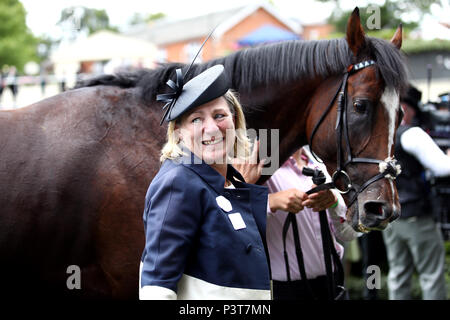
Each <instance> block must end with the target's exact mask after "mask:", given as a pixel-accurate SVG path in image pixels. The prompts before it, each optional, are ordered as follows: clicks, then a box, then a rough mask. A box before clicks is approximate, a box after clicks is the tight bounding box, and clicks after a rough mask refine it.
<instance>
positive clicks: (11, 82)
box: [4, 66, 19, 107]
mask: <svg viewBox="0 0 450 320" xmlns="http://www.w3.org/2000/svg"><path fill="white" fill-rule="evenodd" d="M4 81H5V86H6V87H8V88H9V90H11V94H12V97H13V107H16V105H17V94H18V93H19V87H18V85H17V69H16V67H15V66H10V67H9V68H8V69H7V74H6V78H5V80H4Z"/></svg>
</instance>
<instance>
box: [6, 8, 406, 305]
mask: <svg viewBox="0 0 450 320" xmlns="http://www.w3.org/2000/svg"><path fill="white" fill-rule="evenodd" d="M401 41H402V35H401V28H399V29H398V30H397V32H396V34H395V35H394V37H393V39H392V40H391V42H388V41H384V40H379V39H375V38H370V37H366V36H365V34H364V32H363V30H362V27H361V23H360V19H359V13H358V11H357V10H355V11H354V13H353V14H352V16H351V17H350V18H349V21H348V26H347V35H346V39H334V40H323V41H292V42H286V43H280V44H274V45H268V46H262V47H259V48H253V49H247V50H243V51H239V52H236V53H234V54H232V55H230V56H227V57H225V58H221V59H217V60H214V61H210V62H208V63H205V64H199V65H195V66H194V67H193V69H192V73H191V74H190V77H193V76H195V75H196V74H198V73H200V72H201V71H202V70H204V69H205V68H207V67H209V66H211V65H214V64H218V63H221V64H223V65H224V66H225V69H226V70H227V72H228V75H229V78H230V79H231V81H232V83H233V87H234V89H235V90H236V91H237V92H238V93H239V96H240V99H241V101H242V104H243V105H244V108H245V113H246V118H247V120H248V125H249V127H250V128H254V129H279V149H278V150H277V152H278V154H279V163H280V164H281V163H283V162H284V161H285V160H286V159H287V158H288V157H289V155H290V154H292V153H293V152H294V151H295V150H296V149H298V148H299V147H300V146H302V145H304V144H307V143H308V142H309V139H310V138H311V136H312V135H313V131H315V132H314V144H313V151H314V152H315V153H316V154H317V155H318V156H319V157H320V158H322V159H324V161H325V164H326V166H327V169H328V171H329V172H330V173H332V172H334V171H335V170H336V167H337V160H338V156H337V154H338V151H337V149H338V147H337V146H338V145H341V146H342V148H343V150H344V156H346V155H348V154H347V153H348V150H347V149H345V146H346V143H347V142H348V143H349V145H350V147H351V150H350V152H351V153H352V155H353V156H354V157H364V158H371V159H379V160H384V159H386V158H389V157H391V156H392V154H393V137H394V134H395V130H396V127H397V123H398V116H399V93H400V90H402V88H403V87H404V85H405V83H406V70H405V65H404V61H403V58H402V55H401V53H400V51H399V49H400V46H401ZM367 60H370V61H374V62H375V63H374V64H373V65H370V66H368V67H365V68H363V69H361V70H360V71H358V72H355V73H352V74H349V76H348V81H346V84H347V87H346V92H347V104H346V108H345V110H346V111H345V112H344V114H345V117H346V120H345V123H344V124H343V125H345V127H346V128H347V129H348V137H349V139H348V141H347V140H345V139H344V140H337V133H336V130H335V125H336V120H337V118H338V116H337V114H338V113H337V99H334V95H335V93H336V91H337V90H338V89H339V86H340V84H341V83H342V79H343V78H342V77H343V72H344V71H346V70H347V68H348V67H349V66H350V65H356V64H357V63H359V62H361V61H367ZM180 66H181V65H180V64H168V65H164V66H162V67H160V68H158V69H155V70H139V71H136V72H132V73H124V74H118V75H104V76H100V77H97V78H94V79H92V80H88V81H86V82H84V83H83V84H81V85H80V87H79V88H78V89H75V90H71V91H68V92H65V93H63V94H60V95H57V96H54V97H52V98H49V99H46V100H43V101H41V102H38V103H36V104H33V105H31V106H29V107H26V108H23V109H19V110H14V111H2V112H0V182H1V183H0V285H1V288H2V290H3V291H4V292H6V293H7V294H9V295H10V296H11V297H22V296H25V297H26V298H27V299H34V298H36V297H43V296H45V297H48V296H51V297H53V298H55V297H56V298H58V297H61V296H75V297H87V298H111V297H112V298H118V299H126V298H136V297H137V294H138V270H139V258H140V255H141V253H142V250H143V247H144V241H145V239H144V232H143V222H142V212H143V208H144V197H145V193H146V190H147V188H148V185H149V183H150V181H151V180H152V178H153V176H154V175H155V174H156V172H157V171H158V169H159V151H160V149H161V147H162V145H163V143H164V141H165V133H166V128H165V127H160V126H159V121H160V119H161V116H162V110H161V107H162V104H161V103H157V102H156V101H155V95H156V93H161V92H162V91H164V90H165V83H166V81H167V80H168V79H169V78H171V77H173V76H174V73H175V69H176V68H177V67H180ZM328 105H329V106H330V110H329V112H326V108H327V106H328ZM322 115H324V117H323V119H322V120H321V119H320V118H321V116H322ZM320 120H321V124H320V126H319V127H318V128H317V130H315V129H314V127H315V125H316V124H317V123H318V122H319V121H320ZM336 141H339V142H338V144H336ZM346 150H347V151H346ZM378 167H379V166H378V165H373V164H368V163H352V164H351V165H349V166H348V167H347V168H346V171H347V173H348V175H349V177H350V178H351V180H352V183H353V184H354V185H359V186H361V185H363V184H364V183H365V182H366V181H368V180H369V179H370V178H371V177H373V176H375V175H377V174H378V173H379V172H380V169H379V168H378ZM267 178H268V177H264V179H267ZM264 179H263V180H264ZM263 180H261V181H260V182H262V181H263ZM344 197H345V199H346V201H347V202H349V201H350V197H351V195H349V194H346V195H344ZM398 210H399V203H398V196H397V192H396V189H395V185H394V183H393V182H392V180H390V179H380V180H378V181H376V182H374V183H372V184H371V185H370V186H368V187H367V188H366V189H365V190H364V191H362V192H361V193H360V194H359V196H358V201H357V202H356V203H355V204H353V205H352V206H350V208H349V210H348V213H347V219H348V220H349V221H351V222H352V223H353V226H354V227H355V228H360V227H361V226H362V227H363V228H364V230H369V229H375V228H378V229H383V228H384V227H385V226H386V224H387V223H388V221H390V220H392V219H393V218H395V216H397V215H398ZM355 217H356V218H355ZM355 221H356V222H355ZM71 265H76V266H79V267H80V269H81V289H80V290H77V289H74V290H68V288H67V286H66V285H67V283H66V281H67V280H68V278H69V276H71V274H70V272H69V273H68V271H67V270H68V269H67V268H68V267H69V266H71Z"/></svg>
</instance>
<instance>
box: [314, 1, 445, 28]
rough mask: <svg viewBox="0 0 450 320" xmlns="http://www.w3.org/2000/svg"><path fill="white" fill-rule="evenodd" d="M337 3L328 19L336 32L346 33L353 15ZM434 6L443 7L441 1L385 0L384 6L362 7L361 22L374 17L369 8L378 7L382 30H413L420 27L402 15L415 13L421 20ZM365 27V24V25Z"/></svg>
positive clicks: (369, 5)
mask: <svg viewBox="0 0 450 320" xmlns="http://www.w3.org/2000/svg"><path fill="white" fill-rule="evenodd" d="M318 1H320V2H328V1H329V0H318ZM332 1H334V2H335V3H336V10H335V11H334V12H333V14H332V15H331V17H330V18H329V19H328V22H329V23H330V24H333V25H334V26H335V27H336V31H338V32H345V28H346V25H347V19H348V17H349V16H350V14H351V11H352V10H350V11H343V10H342V8H341V6H340V0H332ZM432 4H438V5H441V0H385V2H384V4H383V5H378V4H373V5H371V4H368V5H367V6H365V7H360V16H361V21H367V19H368V18H369V17H370V16H371V15H372V13H373V11H372V12H368V11H367V8H368V7H371V6H372V7H378V8H380V20H381V21H380V22H381V23H380V26H381V28H382V29H394V28H396V27H397V26H398V25H399V24H400V23H402V24H403V27H404V29H406V30H408V29H409V30H411V29H414V28H416V27H417V26H418V23H417V22H416V21H413V22H411V21H404V20H403V19H402V15H403V14H404V13H406V12H407V13H412V12H415V13H417V14H418V16H419V17H420V19H421V18H422V17H423V15H425V14H426V13H429V12H430V7H431V5H432ZM363 26H364V27H365V24H364V23H363Z"/></svg>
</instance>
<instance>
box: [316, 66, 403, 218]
mask: <svg viewBox="0 0 450 320" xmlns="http://www.w3.org/2000/svg"><path fill="white" fill-rule="evenodd" d="M374 64H375V61H373V60H367V61H363V62H360V63H358V64H354V65H353V64H352V65H350V66H349V67H348V68H347V70H346V71H345V72H344V76H343V79H342V82H341V84H340V86H339V87H338V90H337V91H336V93H335V94H334V97H333V99H332V100H331V101H330V104H329V105H328V107H327V108H326V109H325V111H324V113H323V114H322V116H321V117H320V119H319V121H318V122H317V123H316V125H315V126H314V128H313V130H312V133H311V137H310V139H309V147H310V150H311V154H312V155H313V156H314V158H315V159H316V160H317V161H319V160H318V159H317V157H316V155H315V154H314V152H313V148H312V147H313V138H314V135H315V134H316V132H317V130H318V128H319V127H320V125H321V124H322V122H323V120H324V119H325V117H326V115H327V114H328V112H329V111H330V110H331V107H332V106H333V104H334V101H335V100H336V98H337V99H338V107H337V117H336V126H335V130H336V142H337V165H336V171H335V172H334V173H333V175H332V179H331V180H332V181H331V182H330V183H325V184H322V185H320V186H318V187H316V188H314V189H313V192H317V191H320V190H325V189H337V190H338V191H339V192H340V193H342V194H345V193H348V192H350V191H353V192H355V194H354V195H353V197H352V198H351V199H350V201H349V203H348V205H347V206H348V208H350V207H351V206H352V205H353V203H354V202H355V201H357V199H358V195H359V194H360V193H361V192H363V191H364V190H365V189H366V188H367V187H368V186H369V185H371V184H372V183H374V182H376V181H378V180H380V179H383V178H387V179H391V180H394V179H395V178H396V177H397V176H398V175H399V174H400V172H401V168H400V165H399V164H397V161H396V160H395V158H394V157H390V158H387V159H385V160H378V159H371V158H354V157H353V156H352V152H351V147H350V140H349V138H348V120H347V81H348V77H349V76H350V75H352V74H354V73H356V72H358V71H359V70H361V69H363V68H366V67H369V66H372V65H374ZM342 139H344V142H345V149H346V152H347V159H345V161H344V159H343V153H342V150H341V146H342ZM355 163H367V164H377V165H378V166H379V171H380V173H379V174H377V175H375V176H373V177H372V178H370V179H369V180H367V181H366V182H365V183H363V184H362V185H361V186H360V187H359V188H356V187H355V186H354V184H353V183H352V181H351V179H350V177H349V175H348V174H347V172H346V171H345V169H346V168H347V167H348V166H349V165H351V164H355ZM339 178H343V179H344V181H345V183H344V185H345V186H344V189H339V188H338V186H336V182H337V181H338V179H339ZM358 219H359V218H358Z"/></svg>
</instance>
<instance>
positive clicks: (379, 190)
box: [306, 8, 405, 232]
mask: <svg viewBox="0 0 450 320" xmlns="http://www.w3.org/2000/svg"><path fill="white" fill-rule="evenodd" d="M346 41H347V44H348V48H349V50H351V52H352V53H353V58H352V59H353V60H352V63H351V65H350V66H349V67H348V69H347V70H346V71H345V72H344V74H343V75H342V76H339V77H337V78H334V79H328V80H327V81H324V82H323V83H322V84H321V85H320V86H319V87H318V88H317V90H316V91H315V94H314V97H313V99H311V102H310V104H311V106H310V110H320V111H317V112H309V115H308V121H307V132H306V133H307V136H308V137H309V141H310V146H311V149H312V151H313V152H314V153H315V154H317V155H318V156H319V157H320V158H321V159H324V163H325V165H326V167H327V170H328V171H329V172H330V174H332V175H333V182H334V185H335V186H336V187H337V188H338V190H340V191H341V193H342V195H343V198H344V200H345V202H346V204H347V207H348V211H347V221H348V222H350V223H351V224H352V226H353V228H354V229H355V230H357V231H363V232H368V231H370V230H374V229H378V230H382V229H384V228H386V226H387V225H388V223H389V222H390V221H393V220H395V219H396V218H398V217H399V215H400V204H399V199H398V193H397V189H396V186H395V177H396V175H397V174H399V172H400V167H399V166H398V165H397V164H396V162H395V160H394V158H393V155H394V154H393V152H394V140H395V132H396V129H397V127H398V124H399V122H400V117H401V109H400V105H399V102H400V101H399V94H400V92H401V90H403V86H404V84H403V83H402V81H401V80H396V77H398V78H399V79H400V78H402V79H404V78H405V74H403V75H401V76H399V75H396V74H395V72H393V70H396V69H395V67H393V68H389V63H393V62H389V61H388V60H390V59H388V58H387V57H388V56H389V57H391V56H393V55H394V56H395V57H396V59H397V60H396V61H397V62H398V61H401V59H402V57H401V54H400V50H399V49H400V47H401V43H402V28H401V26H399V28H398V29H397V31H396V33H395V35H394V37H393V38H392V40H391V43H386V42H387V41H383V40H379V39H374V38H370V39H369V38H368V37H366V35H365V34H364V31H363V28H362V25H361V21H360V17H359V11H358V8H356V9H355V10H354V11H353V13H352V15H351V16H350V18H349V20H348V24H347V31H346ZM382 42H385V43H384V44H382ZM387 51H389V52H387ZM381 60H383V62H381ZM394 60H395V59H394ZM397 62H396V63H397ZM397 70H398V69H397ZM401 70H403V71H404V70H405V69H404V68H403V69H401ZM397 72H398V71H397ZM330 87H331V88H333V89H332V90H330ZM327 92H328V93H327ZM330 92H331V93H332V94H334V95H332V96H331V95H330Z"/></svg>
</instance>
